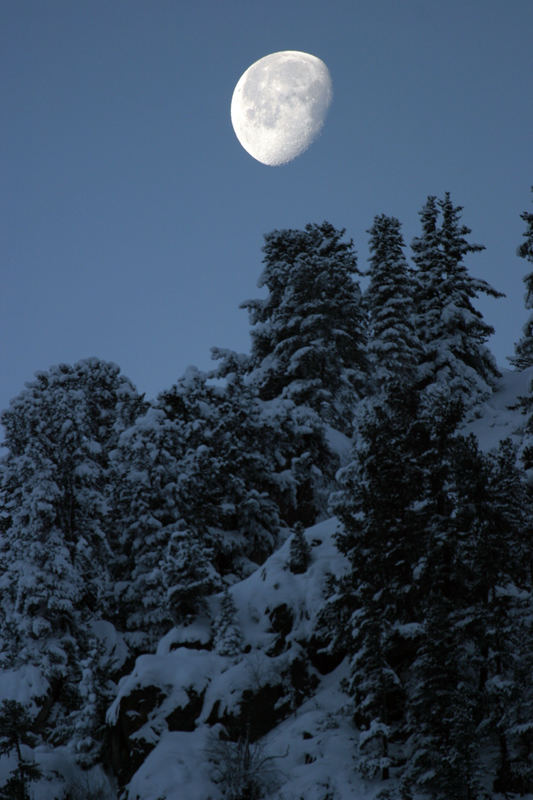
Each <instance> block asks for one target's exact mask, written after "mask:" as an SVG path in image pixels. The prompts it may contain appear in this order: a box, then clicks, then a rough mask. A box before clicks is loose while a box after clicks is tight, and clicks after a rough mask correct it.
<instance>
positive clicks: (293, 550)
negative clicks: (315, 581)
mask: <svg viewBox="0 0 533 800" xmlns="http://www.w3.org/2000/svg"><path fill="white" fill-rule="evenodd" d="M310 558H311V548H310V547H309V544H308V542H307V539H306V538H305V533H304V526H303V525H302V523H301V522H297V523H296V525H295V526H294V533H293V535H292V537H291V541H290V545H289V569H290V571H291V572H294V574H295V575H298V574H299V573H302V572H305V571H306V570H307V567H308V566H309V560H310Z"/></svg>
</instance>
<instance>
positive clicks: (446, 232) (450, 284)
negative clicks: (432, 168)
mask: <svg viewBox="0 0 533 800" xmlns="http://www.w3.org/2000/svg"><path fill="white" fill-rule="evenodd" d="M461 211H462V207H461V206H454V205H453V203H452V200H451V198H450V195H449V193H446V194H445V195H444V198H443V199H441V200H437V198H436V197H433V196H430V197H428V199H427V202H426V204H425V205H424V207H423V209H422V211H421V214H420V218H421V224H422V232H421V234H420V236H418V237H415V239H414V240H413V243H412V249H413V260H414V262H415V264H416V266H417V268H418V269H417V272H416V282H417V287H416V293H415V323H416V329H417V332H418V335H419V337H420V339H421V340H422V344H423V346H424V357H423V364H422V372H421V379H422V381H423V383H424V384H425V386H426V391H427V392H428V394H430V395H431V394H432V393H433V392H435V391H436V392H437V394H440V393H441V392H443V391H444V392H445V393H446V394H449V395H450V396H452V397H455V398H460V399H461V400H462V401H463V403H464V405H465V409H467V410H468V409H469V408H471V407H472V406H473V405H474V404H475V403H476V402H477V401H479V399H480V398H483V397H485V396H487V395H488V394H490V393H491V392H492V391H493V389H494V387H495V386H496V382H497V378H498V377H499V375H500V373H499V371H498V368H497V366H496V363H495V361H494V358H493V356H492V354H491V353H490V351H489V350H488V348H487V347H486V341H487V340H488V338H489V336H490V335H491V334H492V333H494V330H493V328H492V327H491V326H490V325H488V324H487V323H486V322H485V321H484V320H483V317H482V314H481V312H480V311H478V310H477V309H476V308H475V306H474V305H473V302H472V301H473V300H475V299H476V298H477V297H478V296H479V294H486V295H489V296H491V297H501V296H502V294H501V293H500V292H498V291H496V290H495V289H493V288H492V287H491V286H490V285H489V284H488V283H487V282H486V281H484V280H482V279H479V278H473V277H472V276H471V275H470V274H469V271H468V266H467V264H466V263H465V258H466V257H468V256H469V255H470V254H473V253H477V252H480V251H482V250H483V249H484V247H483V246H482V245H478V244H471V243H470V242H468V240H467V238H466V237H467V236H468V234H469V233H470V228H468V227H467V226H466V225H463V224H462V223H461Z"/></svg>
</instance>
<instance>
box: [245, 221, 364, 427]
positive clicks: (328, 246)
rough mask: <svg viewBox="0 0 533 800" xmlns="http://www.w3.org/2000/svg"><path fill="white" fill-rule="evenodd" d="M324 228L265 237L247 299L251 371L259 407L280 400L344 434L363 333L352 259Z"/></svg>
mask: <svg viewBox="0 0 533 800" xmlns="http://www.w3.org/2000/svg"><path fill="white" fill-rule="evenodd" d="M343 235H344V231H343V230H336V229H335V228H334V227H333V226H332V225H330V224H329V223H328V222H323V223H322V224H321V225H318V224H309V225H306V227H305V229H304V230H290V229H289V230H279V231H273V232H272V233H269V234H267V235H266V236H265V245H264V248H263V252H264V254H265V256H264V265H265V267H264V270H263V273H262V275H261V277H260V280H259V286H265V287H266V289H267V290H268V295H267V297H266V298H265V299H263V300H248V301H246V302H245V303H243V304H242V306H241V307H242V308H246V309H248V312H249V316H250V323H251V325H252V352H251V365H252V369H253V375H254V379H255V380H256V382H257V384H258V386H259V391H260V396H261V398H262V399H264V400H271V399H273V398H276V397H281V396H283V397H285V398H289V399H291V400H293V401H294V402H295V403H297V404H305V405H307V406H308V407H310V408H312V409H314V410H315V411H316V412H317V413H318V414H319V415H320V417H321V418H322V419H324V420H325V421H327V422H329V423H330V424H332V425H333V426H334V427H336V428H338V429H340V430H343V431H349V430H350V427H351V417H352V411H353V406H354V403H355V401H356V400H357V399H358V398H359V397H360V396H361V394H362V392H363V391H364V389H365V384H366V371H367V366H366V353H365V347H366V331H365V320H364V314H363V311H362V306H361V293H360V289H359V286H358V284H357V283H356V282H355V280H354V276H355V275H356V274H357V265H356V256H355V252H354V248H353V244H352V242H351V241H343Z"/></svg>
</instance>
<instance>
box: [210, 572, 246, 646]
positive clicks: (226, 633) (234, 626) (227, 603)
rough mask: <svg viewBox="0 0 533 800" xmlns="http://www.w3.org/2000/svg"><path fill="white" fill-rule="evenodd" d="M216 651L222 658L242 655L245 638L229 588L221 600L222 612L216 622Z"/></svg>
mask: <svg viewBox="0 0 533 800" xmlns="http://www.w3.org/2000/svg"><path fill="white" fill-rule="evenodd" d="M214 630H215V638H214V646H215V651H216V652H217V653H218V654H219V655H221V656H230V657H231V658H234V657H236V656H238V655H239V654H240V653H242V649H243V644H244V642H243V636H242V632H241V629H240V627H239V624H238V621H237V607H236V606H235V601H234V600H233V597H232V596H231V592H230V591H229V589H228V587H227V586H226V588H225V589H224V592H223V593H222V596H221V598H220V610H219V613H218V615H217V617H216V618H215V622H214Z"/></svg>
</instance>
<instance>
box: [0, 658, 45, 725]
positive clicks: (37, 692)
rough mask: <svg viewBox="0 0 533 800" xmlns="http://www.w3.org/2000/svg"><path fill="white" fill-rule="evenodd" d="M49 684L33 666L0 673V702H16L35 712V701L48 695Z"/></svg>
mask: <svg viewBox="0 0 533 800" xmlns="http://www.w3.org/2000/svg"><path fill="white" fill-rule="evenodd" d="M49 688H50V684H49V683H48V681H47V680H46V678H45V677H44V676H43V674H42V672H41V670H40V669H39V668H38V667H36V666H34V665H33V664H26V665H24V666H22V667H19V669H6V670H2V671H0V701H1V700H16V701H17V702H18V703H21V704H22V705H23V706H26V708H28V709H29V710H30V713H31V710H33V711H35V712H36V711H37V706H36V704H35V702H34V701H35V699H37V698H42V697H45V695H46V694H48V690H49Z"/></svg>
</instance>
